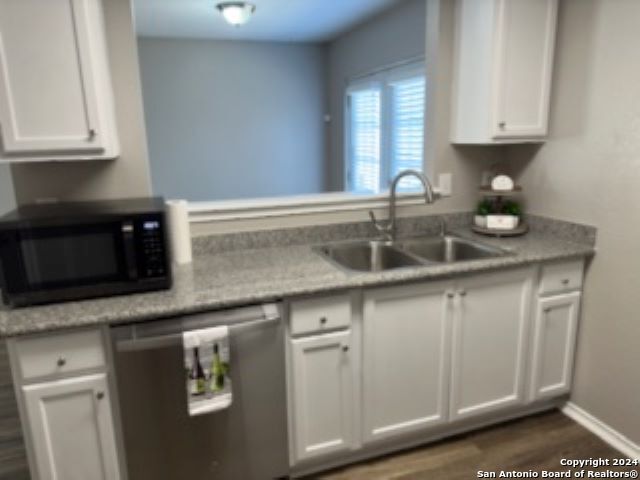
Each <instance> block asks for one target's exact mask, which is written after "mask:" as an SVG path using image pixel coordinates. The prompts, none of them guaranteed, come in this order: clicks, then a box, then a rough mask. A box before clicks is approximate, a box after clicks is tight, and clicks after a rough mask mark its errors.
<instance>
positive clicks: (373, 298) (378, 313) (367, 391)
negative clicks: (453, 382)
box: [362, 281, 453, 442]
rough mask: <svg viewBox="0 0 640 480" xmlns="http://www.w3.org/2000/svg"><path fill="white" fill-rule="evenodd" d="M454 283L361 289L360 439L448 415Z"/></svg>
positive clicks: (383, 435) (389, 433)
mask: <svg viewBox="0 0 640 480" xmlns="http://www.w3.org/2000/svg"><path fill="white" fill-rule="evenodd" d="M452 291H453V282H449V281H447V282H435V283H423V284H418V285H409V286H407V285H404V286H399V287H388V288H379V289H375V290H370V291H366V292H365V294H364V310H363V371H362V374H363V394H362V395H363V396H362V408H363V436H364V438H363V440H364V442H371V441H376V440H379V439H384V438H387V437H391V436H396V435H401V434H405V433H409V432H414V431H418V430H422V429H426V428H429V427H432V426H434V425H437V424H441V423H444V422H445V421H446V420H447V413H446V412H447V398H448V395H447V384H448V376H447V370H448V366H449V365H448V363H449V362H448V358H449V343H450V328H449V324H450V317H451V313H452V312H451V299H450V298H449V296H448V294H451V293H452Z"/></svg>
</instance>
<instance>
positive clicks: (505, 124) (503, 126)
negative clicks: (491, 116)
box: [498, 122, 507, 130]
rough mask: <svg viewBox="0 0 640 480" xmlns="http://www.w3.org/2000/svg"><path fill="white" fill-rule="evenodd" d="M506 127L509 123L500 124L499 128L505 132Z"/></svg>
mask: <svg viewBox="0 0 640 480" xmlns="http://www.w3.org/2000/svg"><path fill="white" fill-rule="evenodd" d="M506 126H507V122H498V127H499V128H500V130H504V129H505V127H506Z"/></svg>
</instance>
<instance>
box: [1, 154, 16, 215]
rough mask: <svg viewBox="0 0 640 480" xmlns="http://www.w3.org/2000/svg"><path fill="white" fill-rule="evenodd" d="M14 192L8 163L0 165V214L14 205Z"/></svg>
mask: <svg viewBox="0 0 640 480" xmlns="http://www.w3.org/2000/svg"><path fill="white" fill-rule="evenodd" d="M15 203H16V200H15V194H14V192H13V181H12V180H11V170H10V167H9V165H0V215H2V214H3V213H5V212H7V211H9V210H11V209H12V208H13V207H14V206H15Z"/></svg>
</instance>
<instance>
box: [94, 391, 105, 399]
mask: <svg viewBox="0 0 640 480" xmlns="http://www.w3.org/2000/svg"><path fill="white" fill-rule="evenodd" d="M96 398H97V399H98V400H102V399H103V398H104V392H98V393H96Z"/></svg>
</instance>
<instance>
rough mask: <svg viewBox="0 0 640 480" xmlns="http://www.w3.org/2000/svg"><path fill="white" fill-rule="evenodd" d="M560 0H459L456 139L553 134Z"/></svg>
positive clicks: (535, 138)
mask: <svg viewBox="0 0 640 480" xmlns="http://www.w3.org/2000/svg"><path fill="white" fill-rule="evenodd" d="M557 10H558V1H557V0H457V2H456V17H455V18H456V20H455V22H456V26H455V29H456V32H455V58H454V86H453V102H452V107H453V112H452V125H451V141H452V143H459V144H498V143H520V142H539V141H543V140H544V138H545V136H546V135H547V124H548V117H549V98H550V90H551V73H552V67H553V53H554V48H555V33H556V17H557Z"/></svg>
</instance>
